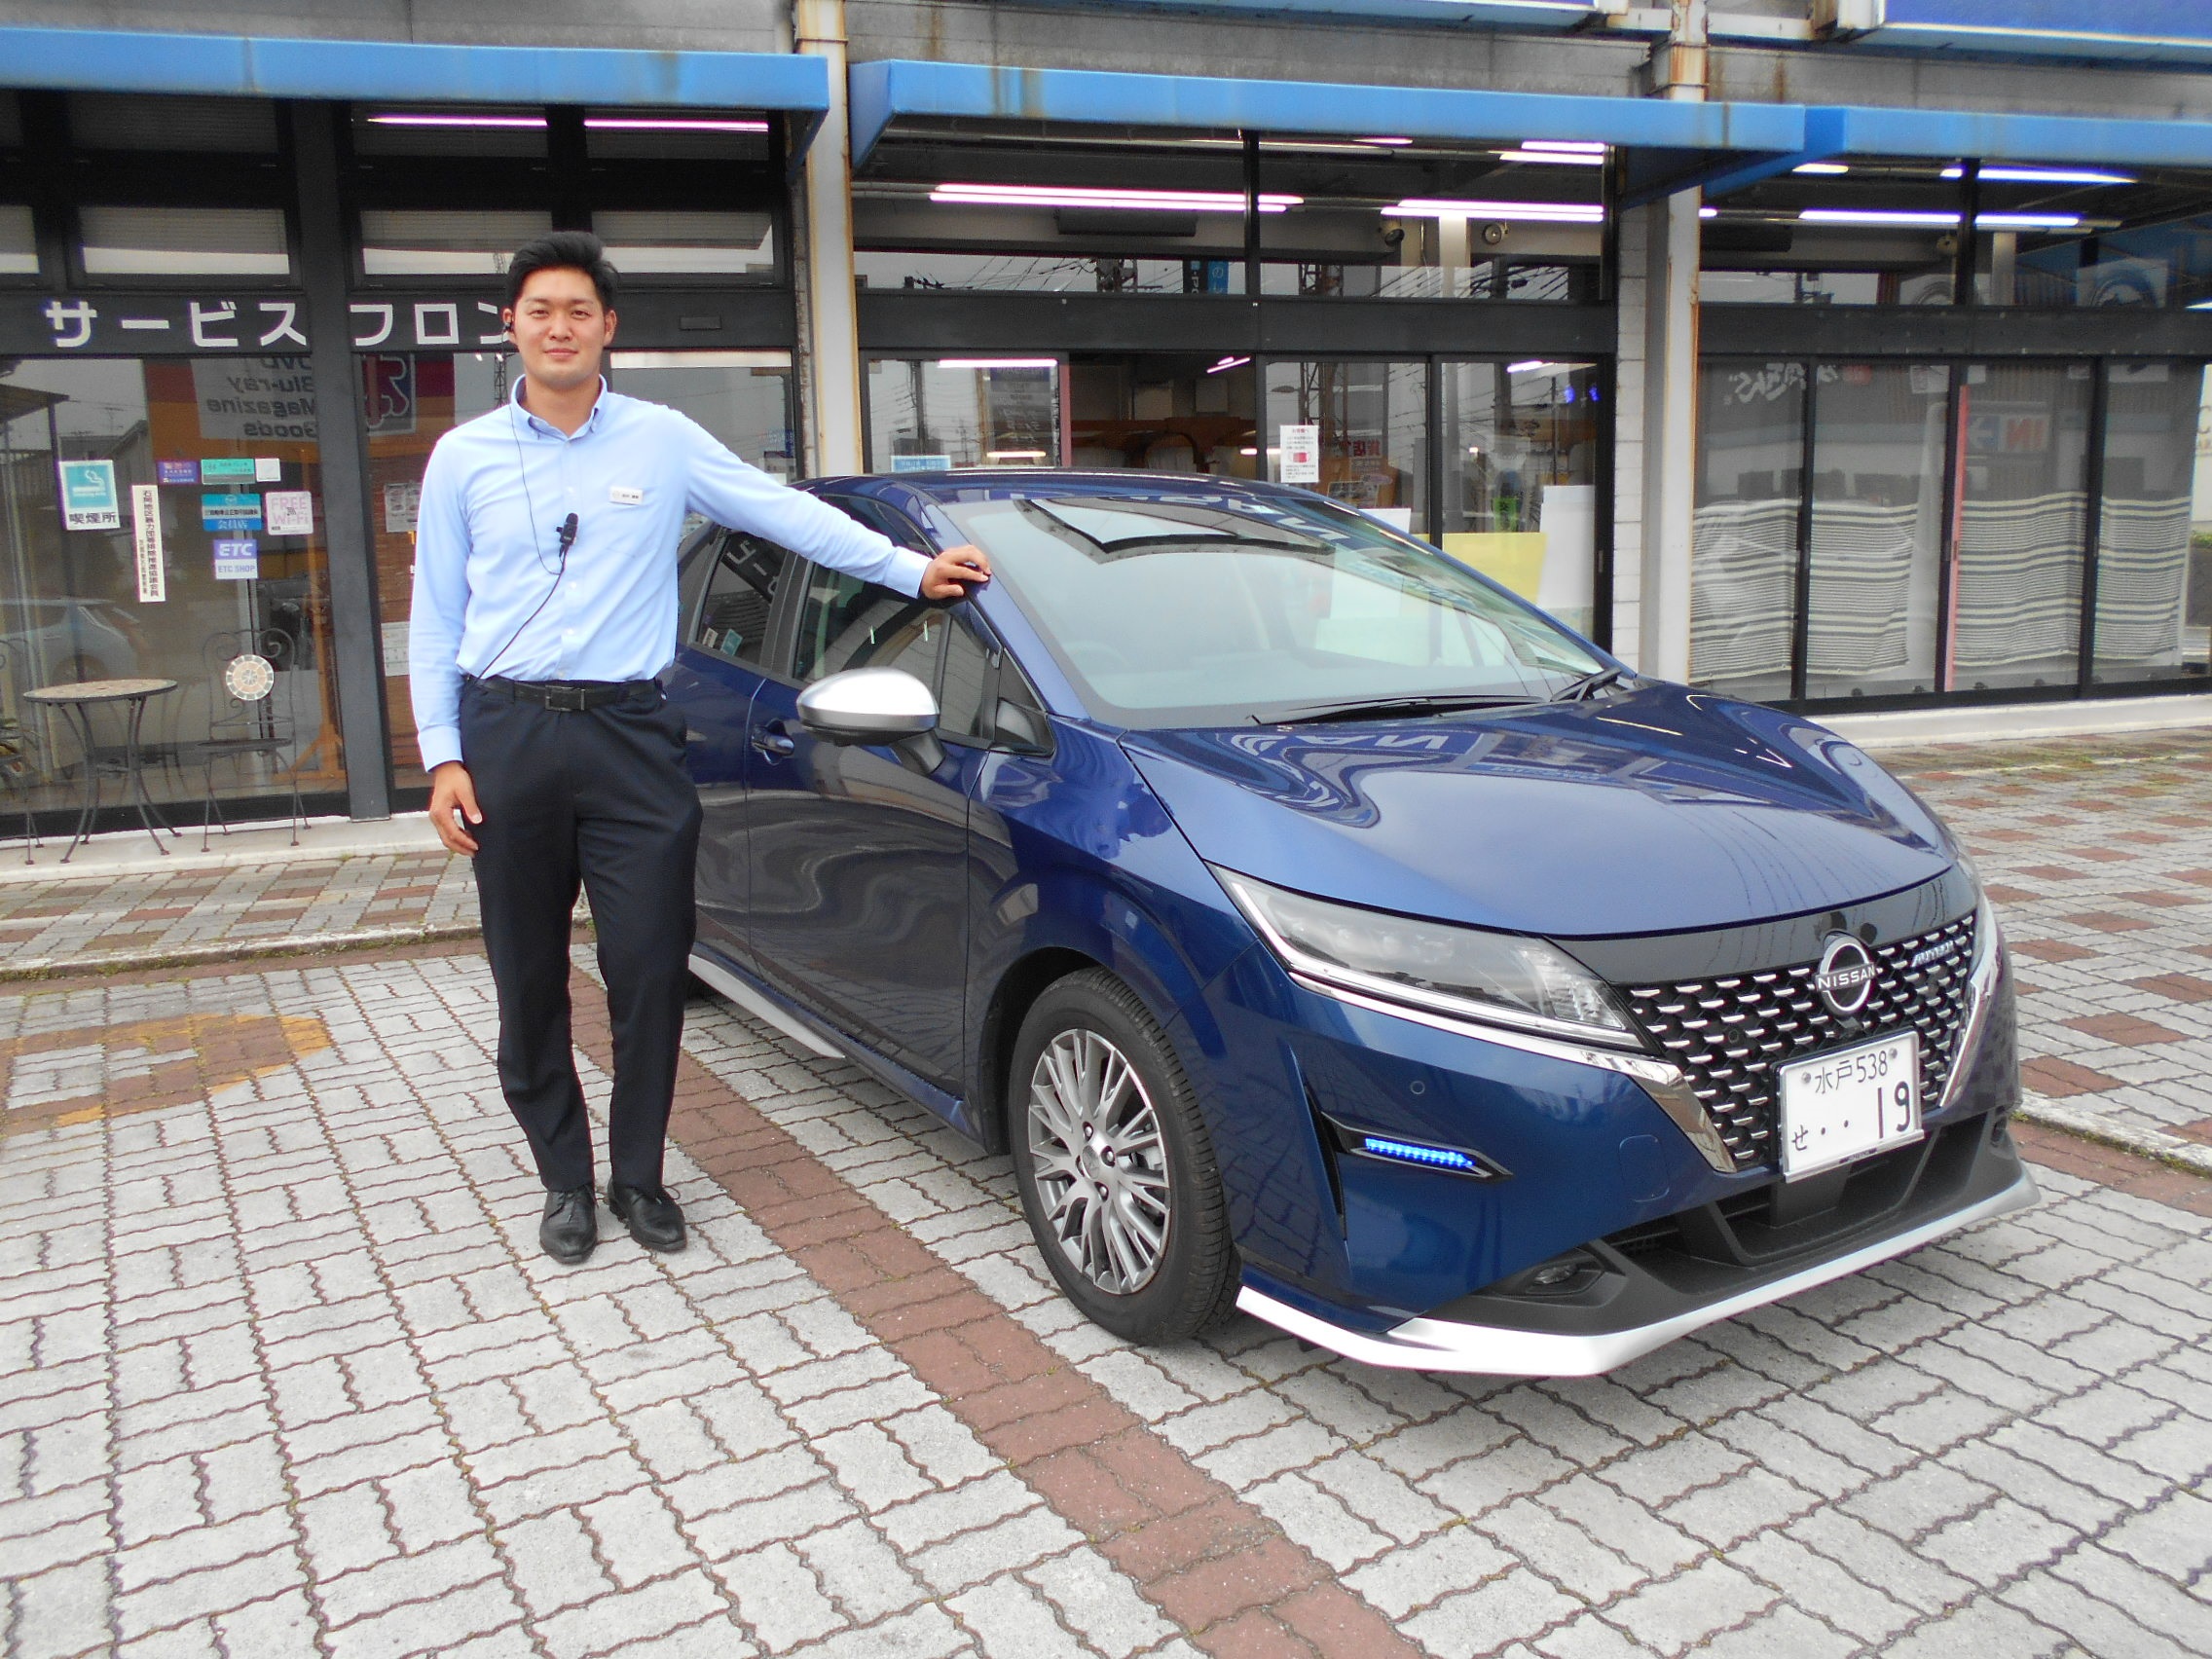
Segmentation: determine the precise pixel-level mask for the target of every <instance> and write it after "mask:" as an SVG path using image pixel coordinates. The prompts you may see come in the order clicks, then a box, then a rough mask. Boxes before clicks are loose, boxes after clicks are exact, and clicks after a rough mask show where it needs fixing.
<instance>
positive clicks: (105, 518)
mask: <svg viewBox="0 0 2212 1659" xmlns="http://www.w3.org/2000/svg"><path fill="white" fill-rule="evenodd" d="M55 465H56V467H58V468H59V470H60V473H61V523H62V525H63V526H64V528H66V529H69V530H121V529H122V528H123V513H122V511H121V509H120V508H119V507H118V505H117V502H116V498H115V462H114V461H56V462H55Z"/></svg>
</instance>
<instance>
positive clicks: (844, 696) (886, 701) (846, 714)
mask: <svg viewBox="0 0 2212 1659" xmlns="http://www.w3.org/2000/svg"><path fill="white" fill-rule="evenodd" d="M798 718H799V721H800V723H801V724H802V725H804V726H805V727H806V729H807V730H808V731H810V732H812V733H813V734H814V735H815V736H816V737H819V738H821V739H823V740H824V741H826V742H829V743H897V742H899V741H900V740H901V739H902V738H908V737H919V736H921V735H922V734H923V733H924V732H930V731H935V730H936V729H937V719H938V709H937V699H936V698H935V697H933V696H932V695H930V688H929V687H928V686H927V685H924V684H923V683H922V682H920V681H919V680H916V679H915V678H914V677H913V676H912V675H910V674H908V673H907V672H906V671H905V670H904V669H903V668H848V669H847V670H845V672H844V673H842V674H832V675H830V677H829V678H827V679H825V680H818V681H816V682H814V683H813V684H812V685H809V686H808V687H807V688H806V689H805V690H804V691H801V692H800V693H799V694H798Z"/></svg>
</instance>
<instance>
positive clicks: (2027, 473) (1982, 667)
mask: <svg viewBox="0 0 2212 1659" xmlns="http://www.w3.org/2000/svg"><path fill="white" fill-rule="evenodd" d="M2092 390H2093V387H2092V383H2091V369H2090V365H2088V364H2087V363H1986V364H1984V363H1970V364H1968V365H1967V367H1966V380H1965V384H1964V385H1963V386H1961V387H1960V388H1959V412H1958V422H1959V433H1960V442H1959V445H1958V461H1959V477H1958V486H1957V489H1958V499H1959V507H1958V522H1957V529H1956V539H1955V542H1954V545H1953V549H1952V555H1951V558H1952V575H1951V597H1950V610H1951V616H1950V621H1951V641H1952V645H1951V652H1950V662H1949V664H1948V669H1949V672H1948V673H1947V674H1946V675H1945V677H1944V684H1943V689H1945V690H1962V691H1982V690H1991V689H1995V688H1998V687H2003V686H2036V685H2071V684H2073V683H2074V682H2075V680H2076V679H2077V677H2078V667H2079V662H2080V657H2081V648H2082V565H2083V535H2084V532H2085V530H2086V528H2087V524H2088V507H2089V497H2088V486H2087V470H2088V437H2089V402H2090V397H2091V394H2092Z"/></svg>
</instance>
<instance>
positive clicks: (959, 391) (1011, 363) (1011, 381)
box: [867, 356, 1061, 472]
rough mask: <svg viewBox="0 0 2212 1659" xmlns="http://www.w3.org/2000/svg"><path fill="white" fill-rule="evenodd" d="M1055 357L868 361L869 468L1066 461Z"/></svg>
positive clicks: (941, 467) (936, 468)
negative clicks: (1062, 441)
mask: <svg viewBox="0 0 2212 1659" xmlns="http://www.w3.org/2000/svg"><path fill="white" fill-rule="evenodd" d="M1060 421H1061V411H1060V361H1059V359H1058V358H1056V357H1012V356H1008V357H940V358H934V359H933V358H928V357H876V358H873V359H871V360H870V361H869V363H868V366H867V434H868V466H869V468H870V469H871V470H873V471H877V472H939V471H944V470H946V469H948V468H954V467H968V466H1058V465H1059V464H1060V455H1061V442H1060Z"/></svg>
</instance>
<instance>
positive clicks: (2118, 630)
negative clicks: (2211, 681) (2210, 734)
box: [2094, 363, 2212, 682]
mask: <svg viewBox="0 0 2212 1659" xmlns="http://www.w3.org/2000/svg"><path fill="white" fill-rule="evenodd" d="M2106 377H2107V378H2106V387H2105V437H2104V492H2103V499H2102V501H2101V502H2100V503H2099V511H2098V518H2097V614H2096V660H2095V666H2094V673H2095V677H2096V679H2097V680H2098V681H2099V682H2128V681H2150V680H2178V679H2190V678H2195V679H2201V678H2203V677H2204V676H2205V674H2206V673H2207V672H2208V666H2212V665H2208V653H2212V374H2207V373H2206V371H2205V368H2204V366H2203V365H2202V364H2200V363H2114V364H2111V365H2109V366H2108V368H2107V369H2106Z"/></svg>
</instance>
